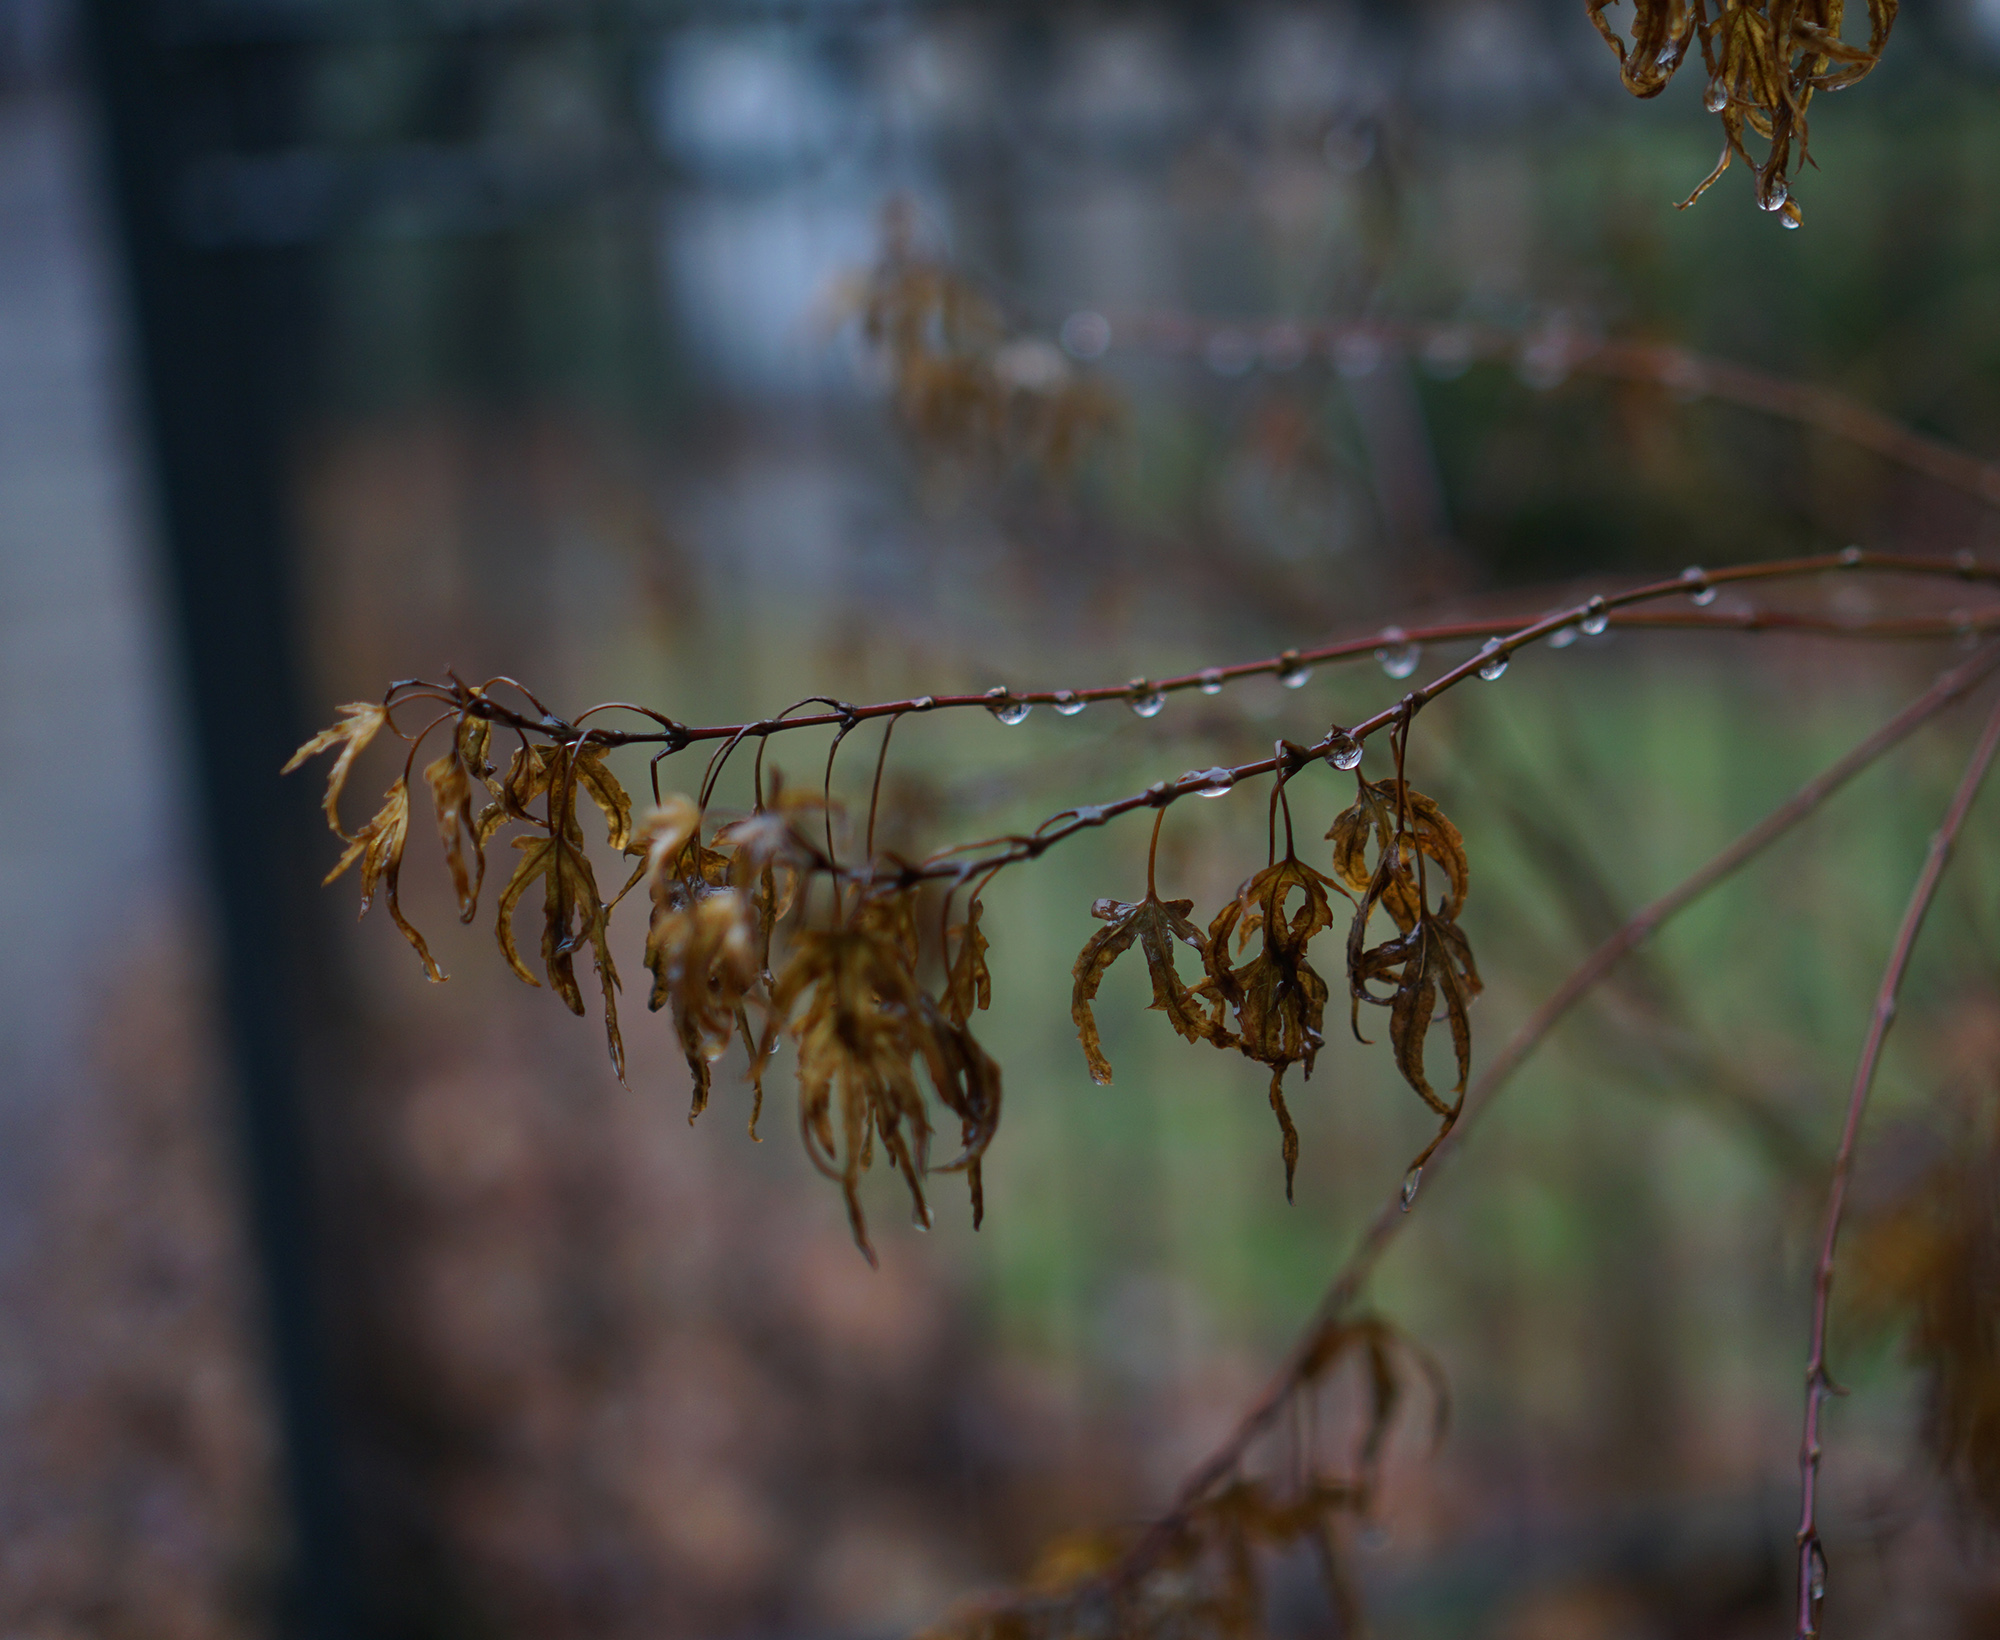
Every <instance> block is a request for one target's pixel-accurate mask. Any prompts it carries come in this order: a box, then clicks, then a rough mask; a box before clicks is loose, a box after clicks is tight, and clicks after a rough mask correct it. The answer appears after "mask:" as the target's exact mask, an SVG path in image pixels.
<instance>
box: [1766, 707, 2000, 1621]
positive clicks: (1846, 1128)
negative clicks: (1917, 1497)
mask: <svg viewBox="0 0 2000 1640" xmlns="http://www.w3.org/2000/svg"><path fill="white" fill-rule="evenodd" d="M1996 750H2000V702H1996V703H1995V705H1994V708H1993V711H1992V713H1991V715H1990V716H1989V717H1988V718H1987V720H1986V732H1985V733H1984V734H1982V735H1981V736H1980V737H1979V744H1978V745H1977V746H1975V747H1974V748H1973V752H1972V757H1971V759H1970V761H1968V762H1967V764H1966V766H1965V774H1964V776H1963V777H1962V778H1961V779H1960V781H1959V783H1958V790H1957V792H1956V793H1954V794H1953V796H1952V800H1951V806H1950V808H1948V809H1947V810H1946V811H1945V816H1944V820H1943V822H1942V823H1941V824H1940V825H1939V827H1938V829H1937V831H1936V833H1935V834H1934V835H1933V836H1932V838H1931V846H1930V852H1929V853H1928V854H1927V855H1926V856H1925V859H1924V869H1923V871H1922V872H1921V873H1919V875H1918V877H1917V886H1916V887H1915V888H1914V889H1913V890H1911V892H1910V903H1909V906H1908V907H1907V908H1906V909H1905V910H1904V912H1903V923H1902V926H1901V927H1900V928H1898V929H1897V930H1896V942H1895V944H1894V945H1893V946H1891V947H1890V950H1889V962H1888V966H1887V967H1885V968H1884V969H1883V971H1882V983H1881V986H1880V987H1879V988H1878V989H1877V991H1876V993H1875V1008H1874V1011H1873V1012H1872V1013H1871V1014H1870V1015H1869V1019H1868V1035H1867V1037H1866V1039H1865V1040H1864V1041H1863V1042H1862V1044H1861V1058H1860V1060H1859V1062H1858V1063H1857V1064H1856V1065H1855V1067H1854V1086H1853V1089H1852V1091H1851V1092H1850V1093H1849V1094H1848V1097H1847V1120H1846V1123H1845V1124H1844V1125H1843V1126H1842V1128H1841V1130H1840V1148H1839V1149H1838V1150H1837V1151H1836V1152H1835V1153H1834V1158H1833V1182H1832V1184H1831V1185H1830V1186H1829V1187H1828V1190H1827V1198H1826V1222H1825V1224H1824V1225H1823V1226H1822V1228H1821V1230H1820V1242H1819V1263H1818V1265H1817V1266H1816V1267H1815V1269H1814V1271H1813V1309H1812V1346H1811V1351H1810V1353H1809V1355H1808V1358H1807V1360H1806V1417H1805V1433H1804V1436H1803V1438H1802V1439H1801V1441H1800V1443H1799V1491H1800V1505H1799V1537H1798V1545H1799V1588H1798V1595H1799V1606H1798V1629H1797V1635H1798V1640H1813V1637H1814V1636H1816V1635H1817V1634H1818V1633H1819V1608H1820V1601H1821V1598H1822V1597H1823V1596H1824V1594H1825V1592H1826V1554H1825V1551H1824V1550H1823V1549H1822V1548H1821V1546H1820V1536H1819V1520H1818V1514H1817V1507H1818V1502H1819V1460H1820V1439H1819V1414H1820V1408H1821V1406H1822V1405H1824V1403H1825V1401H1826V1398H1827V1396H1829V1395H1839V1394H1843V1393H1845V1392H1844V1391H1842V1390H1841V1389H1839V1388H1838V1387H1837V1386H1836V1385H1835V1384H1834V1382H1833V1379H1832V1377H1831V1376H1830V1375H1829V1374H1828V1372H1827V1370H1826V1322H1827V1309H1828V1305H1829V1303H1830V1301H1831V1299H1832V1296H1833V1255H1834V1249H1835V1246H1836V1244H1837V1243H1838V1241H1839V1239H1840V1219H1841V1214H1842V1212H1843V1210H1844V1209H1845V1208H1846V1205H1847V1187H1848V1182H1849V1180H1850V1178H1851V1177H1852V1175H1853V1171H1854V1150H1855V1145H1856V1143H1857V1141H1858V1140H1859V1138H1860V1136H1861V1119H1862V1117H1863V1116H1864V1115H1865V1114H1866V1112H1867V1109H1868V1095H1869V1092H1870V1090H1871V1089H1872V1088H1873V1087H1874V1085H1875V1070H1876V1067H1877V1066H1878V1065H1879V1064H1880V1063H1881V1059H1882V1044H1883V1042H1884V1040H1885V1039H1886V1038H1887V1037H1888V1035H1889V1025H1890V1022H1891V1021H1892V1020H1894V1019H1895V1017H1896V998H1897V995H1898V993H1899V992H1900V991H1901V990H1902V988H1903V976H1904V975H1905V974H1906V973H1907V972H1908V971H1909V966H1910V954H1911V953H1912V952H1913V951H1914V950H1915V949H1916V944H1917V935H1918V934H1919V933H1921V932H1922V930H1923V926H1924V917H1925V915H1926V914H1927V913H1928V912H1929V911H1930V908H1931V902H1932V901H1933V900H1934V899H1935V898H1936V897H1937V890H1938V884H1939V883H1940V882H1941V881H1942V880H1943V878H1944V871H1945V867H1946V866H1947V865H1949V864H1950V863H1951V853H1952V846H1953V844H1955V843H1956V842H1957V840H1958V834H1959V830H1960V828H1962V827H1963V826H1964V824H1965V817H1966V815H1967V814H1969V813H1970V812H1971V810H1972V804H1973V800H1974V799H1975V798H1976V797H1978V795H1979V787H1980V784H1981V782H1982V781H1984V780H1985V778H1986V771H1987V769H1988V767H1989V766H1990V765H1991V764H1992V762H1993V754H1994V752H1995V751H1996Z"/></svg>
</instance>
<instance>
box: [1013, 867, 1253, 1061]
mask: <svg viewBox="0 0 2000 1640" xmlns="http://www.w3.org/2000/svg"><path fill="white" fill-rule="evenodd" d="M1193 910H1194V901H1192V900H1162V899H1160V898H1158V897H1157V896H1155V895H1152V894H1148V895H1147V896H1146V898H1145V899H1143V900H1141V901H1139V902H1138V903H1137V904H1136V905H1127V904H1125V903H1124V902H1123V901H1120V900H1099V901H1097V902H1096V903H1095V904H1094V905H1092V906H1091V908H1090V914H1091V915H1092V916H1093V917H1099V918H1102V919H1103V921H1104V924H1105V926H1104V927H1103V928H1100V929H1099V930H1098V931H1097V932H1096V933H1095V934H1093V935H1091V936H1090V939H1089V940H1088V941H1087V942H1086V943H1085V945H1084V947H1083V950H1082V951H1080V952H1079V953H1078V954H1077V959H1076V962H1075V964H1074V966H1073V967H1072V968H1071V970H1070V972H1071V974H1072V976H1073V977H1074V979H1075V981H1076V983H1075V986H1074V988H1073V989H1072V990H1071V992H1070V1005H1069V1014H1070V1018H1071V1019H1072V1020H1074V1021H1075V1022H1076V1030H1077V1036H1078V1037H1079V1038H1080V1039H1081V1041H1082V1043H1083V1053H1084V1057H1085V1059H1087V1060H1088V1061H1089V1062H1090V1079H1091V1081H1093V1082H1098V1083H1104V1082H1109V1081H1110V1080H1111V1061H1110V1060H1108V1059H1107V1058H1105V1057H1104V1044H1103V1041H1102V1039H1101V1038H1100V1037H1099V1036H1098V1032H1097V1019H1096V1017H1095V1015H1093V1014H1092V1012H1091V1008H1090V1005H1091V1002H1092V1001H1093V1000H1094V999H1095V998H1096V996H1097V988H1098V986H1099V985H1101V984H1102V983H1103V981H1104V975H1105V973H1106V971H1107V970H1109V968H1110V967H1111V964H1112V963H1113V962H1115V961H1116V960H1117V959H1118V958H1119V957H1120V956H1121V955H1123V954H1124V953H1125V952H1126V951H1128V950H1130V949H1131V948H1132V944H1133V942H1134V941H1135V940H1136V941H1137V942H1138V943H1139V948H1140V950H1141V951H1143V952H1144V953H1145V956H1146V972H1147V973H1148V975H1150V976H1151V978H1152V982H1153V1000H1152V1002H1151V1003H1149V1004H1148V1006H1149V1007H1152V1008H1156V1009H1158V1010H1159V1011H1160V1012H1162V1013H1164V1014H1165V1015H1166V1016H1167V1019H1168V1022H1169V1023H1170V1024H1172V1026H1173V1028H1174V1029H1175V1030H1176V1031H1178V1032H1180V1034H1181V1035H1182V1036H1184V1037H1186V1038H1187V1039H1188V1041H1190V1042H1199V1041H1203V1040H1214V1036H1215V1025H1214V1021H1213V1020H1212V1019H1210V1018H1209V1017H1208V1016H1207V1015H1205V1014H1204V1013H1203V1012H1202V1010H1201V1008H1200V1006H1199V1004H1198V1003H1197V1002H1196V1000H1195V998H1194V996H1193V994H1192V993H1190V991H1189V990H1188V987H1187V986H1186V985H1184V984H1183V983H1182V982H1181V977H1180V975H1179V973H1178V972H1176V971H1175V968H1174V941H1175V940H1180V941H1182V942H1183V943H1185V944H1187V945H1189V946H1192V947H1193V948H1194V950H1195V951H1196V953H1197V954H1199V955H1202V956H1203V957H1204V958H1205V957H1206V954H1207V949H1208V946H1207V942H1206V941H1205V940H1204V939H1203V938H1202V936H1201V930H1200V929H1198V928H1196V927H1195V925H1194V924H1193V923H1191V922H1190V921H1188V914H1189V913H1190V912H1191V911H1193ZM982 1006H983V1004H982Z"/></svg>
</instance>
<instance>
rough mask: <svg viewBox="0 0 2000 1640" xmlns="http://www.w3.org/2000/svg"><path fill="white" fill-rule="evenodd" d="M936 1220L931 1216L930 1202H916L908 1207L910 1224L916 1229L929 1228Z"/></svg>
mask: <svg viewBox="0 0 2000 1640" xmlns="http://www.w3.org/2000/svg"><path fill="white" fill-rule="evenodd" d="M936 1222H937V1221H936V1220H935V1219H933V1218H932V1217H931V1204H930V1203H929V1202H918V1203H917V1205H916V1206H915V1207H913V1208H911V1209H910V1226H911V1228H912V1229H916V1230H929V1229H930V1228H931V1226H932V1225H934V1224H935V1223H936Z"/></svg>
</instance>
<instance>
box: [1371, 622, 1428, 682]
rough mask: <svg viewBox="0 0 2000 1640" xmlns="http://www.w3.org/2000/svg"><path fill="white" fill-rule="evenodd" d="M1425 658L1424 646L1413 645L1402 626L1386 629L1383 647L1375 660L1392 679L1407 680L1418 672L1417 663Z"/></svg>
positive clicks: (1376, 654)
mask: <svg viewBox="0 0 2000 1640" xmlns="http://www.w3.org/2000/svg"><path fill="white" fill-rule="evenodd" d="M1423 658H1424V649H1423V645H1422V644H1415V643H1411V642H1410V640H1409V639H1408V638H1407V637H1405V636H1404V634H1403V629H1402V628H1401V627H1400V626H1392V627H1389V628H1387V629H1385V630H1384V631H1383V633H1382V647H1381V648H1380V649H1378V650H1376V651H1375V659H1376V660H1377V661H1378V662H1379V663H1380V664H1381V667H1382V670H1383V671H1384V672H1386V673H1388V674H1389V676H1390V677H1392V678H1407V677H1408V676H1409V675H1410V674H1411V673H1412V672H1414V671H1416V669H1417V662H1418V661H1420V660H1422V659H1423Z"/></svg>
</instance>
